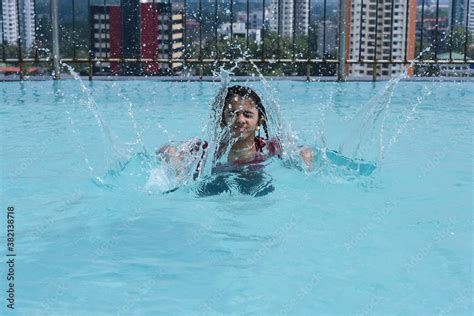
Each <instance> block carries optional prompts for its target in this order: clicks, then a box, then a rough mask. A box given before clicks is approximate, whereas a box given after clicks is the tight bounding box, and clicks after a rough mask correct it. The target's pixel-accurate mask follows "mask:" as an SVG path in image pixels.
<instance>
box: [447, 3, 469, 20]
mask: <svg viewBox="0 0 474 316" xmlns="http://www.w3.org/2000/svg"><path fill="white" fill-rule="evenodd" d="M468 1H470V0H449V9H448V19H449V26H451V25H453V26H457V25H460V26H463V25H466V17H467V4H468V3H467V2H468Z"/></svg>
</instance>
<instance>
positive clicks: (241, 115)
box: [235, 112, 245, 122]
mask: <svg viewBox="0 0 474 316" xmlns="http://www.w3.org/2000/svg"><path fill="white" fill-rule="evenodd" d="M235 121H236V122H244V121H245V116H244V113H242V112H239V113H237V116H236V118H235Z"/></svg>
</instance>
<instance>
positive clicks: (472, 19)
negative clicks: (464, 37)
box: [468, 0, 474, 35]
mask: <svg viewBox="0 0 474 316" xmlns="http://www.w3.org/2000/svg"><path fill="white" fill-rule="evenodd" d="M468 28H469V31H470V32H471V33H472V34H473V35H474V2H473V1H472V0H471V3H470V5H469V19H468Z"/></svg>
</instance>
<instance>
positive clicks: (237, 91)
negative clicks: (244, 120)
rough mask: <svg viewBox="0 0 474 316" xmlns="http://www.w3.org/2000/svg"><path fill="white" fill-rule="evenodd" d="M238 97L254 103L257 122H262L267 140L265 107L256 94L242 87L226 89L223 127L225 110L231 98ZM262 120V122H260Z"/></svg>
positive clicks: (223, 119) (223, 118)
mask: <svg viewBox="0 0 474 316" xmlns="http://www.w3.org/2000/svg"><path fill="white" fill-rule="evenodd" d="M236 95H237V96H240V97H242V98H249V99H251V100H252V101H253V102H255V107H256V108H257V111H258V122H259V124H260V122H262V127H263V131H264V132H265V136H266V138H267V139H268V128H267V113H266V112H265V107H264V106H263V103H262V99H260V97H259V96H258V94H257V92H255V91H254V90H253V89H251V88H249V87H244V86H232V87H228V88H227V94H226V96H225V99H224V108H223V109H222V120H221V122H222V124H223V125H224V126H225V125H226V122H225V117H224V113H225V108H226V106H227V105H228V104H229V103H230V102H231V100H232V97H233V96H236ZM262 118H263V120H261V119H262Z"/></svg>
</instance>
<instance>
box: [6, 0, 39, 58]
mask: <svg viewBox="0 0 474 316" xmlns="http://www.w3.org/2000/svg"><path fill="white" fill-rule="evenodd" d="M18 4H19V8H18V7H17V1H16V0H2V11H3V14H2V23H3V36H4V39H5V41H6V42H7V43H9V44H13V45H16V44H18V39H20V40H21V44H22V45H24V47H26V49H27V50H31V48H32V47H33V44H34V42H35V34H36V32H35V7H34V0H22V1H18Z"/></svg>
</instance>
